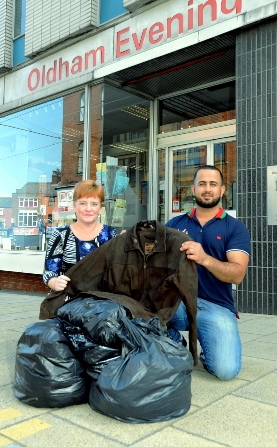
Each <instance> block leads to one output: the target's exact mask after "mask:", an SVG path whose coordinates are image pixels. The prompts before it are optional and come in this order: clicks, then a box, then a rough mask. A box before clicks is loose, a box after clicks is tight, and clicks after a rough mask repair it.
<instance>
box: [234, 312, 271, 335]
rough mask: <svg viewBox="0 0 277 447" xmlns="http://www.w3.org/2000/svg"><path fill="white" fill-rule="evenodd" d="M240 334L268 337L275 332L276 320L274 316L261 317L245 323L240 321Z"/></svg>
mask: <svg viewBox="0 0 277 447" xmlns="http://www.w3.org/2000/svg"><path fill="white" fill-rule="evenodd" d="M239 330H240V332H247V333H249V334H263V335H268V334H272V333H274V332H277V318H276V316H274V315H261V316H260V317H259V318H257V317H256V318H253V319H249V320H246V321H243V320H240V322H239Z"/></svg>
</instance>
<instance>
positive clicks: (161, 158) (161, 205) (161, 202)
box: [158, 149, 166, 224]
mask: <svg viewBox="0 0 277 447" xmlns="http://www.w3.org/2000/svg"><path fill="white" fill-rule="evenodd" d="M165 156H166V151H165V149H161V150H160V151H159V153H158V171H159V198H158V220H159V221H160V222H161V223H162V224H165V175H166V173H165Z"/></svg>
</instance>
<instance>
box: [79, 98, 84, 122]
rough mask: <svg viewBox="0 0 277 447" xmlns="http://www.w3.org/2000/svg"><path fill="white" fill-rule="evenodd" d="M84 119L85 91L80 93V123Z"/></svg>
mask: <svg viewBox="0 0 277 447" xmlns="http://www.w3.org/2000/svg"><path fill="white" fill-rule="evenodd" d="M84 119H85V92H83V93H82V94H81V98H80V118H79V120H80V123H83V122H84Z"/></svg>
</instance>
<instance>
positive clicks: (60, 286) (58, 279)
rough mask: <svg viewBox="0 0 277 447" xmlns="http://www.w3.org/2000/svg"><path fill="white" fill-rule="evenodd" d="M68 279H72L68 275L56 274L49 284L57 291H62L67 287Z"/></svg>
mask: <svg viewBox="0 0 277 447" xmlns="http://www.w3.org/2000/svg"><path fill="white" fill-rule="evenodd" d="M68 281H70V278H69V277H68V276H65V275H60V276H55V277H54V278H51V279H50V280H49V281H48V286H49V287H50V288H51V289H53V290H54V291H55V292H61V291H62V290H64V289H65V288H66V286H67V283H68Z"/></svg>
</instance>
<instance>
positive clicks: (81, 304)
mask: <svg viewBox="0 0 277 447" xmlns="http://www.w3.org/2000/svg"><path fill="white" fill-rule="evenodd" d="M126 315H127V311H126V310H125V308H124V307H123V306H121V305H120V304H118V303H116V302H114V301H111V300H109V299H99V298H98V297H95V296H94V295H91V296H88V294H83V296H82V294H81V296H80V297H79V298H76V299H75V300H73V301H70V302H69V303H67V304H66V305H64V306H63V307H61V308H60V309H59V310H58V318H59V319H60V320H61V322H62V325H63V331H64V333H65V334H66V336H67V337H68V339H69V341H70V342H71V344H72V348H73V350H74V351H75V353H76V355H77V356H78V358H79V359H80V361H81V362H82V364H83V365H84V367H85V369H86V373H87V374H88V375H89V376H90V377H91V378H92V379H93V380H96V379H97V378H98V375H99V372H100V371H101V370H102V368H103V367H104V366H105V365H106V364H107V363H108V362H109V361H110V360H111V359H114V358H116V357H119V356H120V355H121V349H122V342H121V340H120V339H119V337H118V335H117V332H118V330H119V329H120V327H121V325H122V323H121V318H122V317H126Z"/></svg>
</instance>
